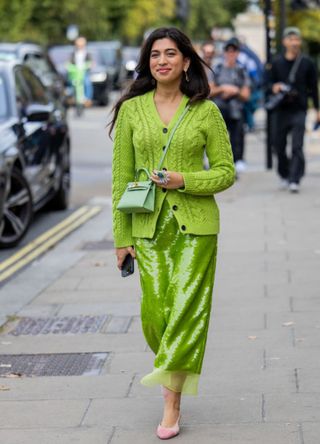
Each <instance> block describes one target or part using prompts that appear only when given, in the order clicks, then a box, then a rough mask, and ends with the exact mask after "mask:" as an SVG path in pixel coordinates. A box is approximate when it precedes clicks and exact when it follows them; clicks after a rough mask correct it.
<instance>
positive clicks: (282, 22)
mask: <svg viewBox="0 0 320 444" xmlns="http://www.w3.org/2000/svg"><path fill="white" fill-rule="evenodd" d="M286 22H287V19H286V2H285V0H280V21H279V41H281V39H282V34H283V31H284V28H285V27H286Z"/></svg>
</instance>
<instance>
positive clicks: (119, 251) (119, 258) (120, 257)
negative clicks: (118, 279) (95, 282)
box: [116, 247, 136, 270]
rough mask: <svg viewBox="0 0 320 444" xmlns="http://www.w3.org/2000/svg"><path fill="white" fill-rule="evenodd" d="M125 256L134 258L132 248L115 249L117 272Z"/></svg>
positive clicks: (134, 253) (134, 254)
mask: <svg viewBox="0 0 320 444" xmlns="http://www.w3.org/2000/svg"><path fill="white" fill-rule="evenodd" d="M127 254H131V256H132V257H133V258H135V257H136V252H135V251H134V249H133V247H123V248H116V256H117V267H118V268H119V270H121V267H122V264H123V261H124V260H125V257H126V256H127Z"/></svg>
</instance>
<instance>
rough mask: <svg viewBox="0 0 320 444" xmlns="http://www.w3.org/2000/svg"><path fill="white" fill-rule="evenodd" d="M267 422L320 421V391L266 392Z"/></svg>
mask: <svg viewBox="0 0 320 444" xmlns="http://www.w3.org/2000/svg"><path fill="white" fill-rule="evenodd" d="M265 412H266V421H267V422H305V421H311V422H319V421H320V393H294V394H286V395H285V394H283V393H281V394H278V395H276V394H270V393H268V394H266V395H265Z"/></svg>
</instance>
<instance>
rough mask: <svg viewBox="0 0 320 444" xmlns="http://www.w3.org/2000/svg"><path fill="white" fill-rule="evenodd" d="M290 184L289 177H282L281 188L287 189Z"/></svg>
mask: <svg viewBox="0 0 320 444" xmlns="http://www.w3.org/2000/svg"><path fill="white" fill-rule="evenodd" d="M288 186H289V182H288V181H287V179H280V181H279V188H280V190H287V189H288Z"/></svg>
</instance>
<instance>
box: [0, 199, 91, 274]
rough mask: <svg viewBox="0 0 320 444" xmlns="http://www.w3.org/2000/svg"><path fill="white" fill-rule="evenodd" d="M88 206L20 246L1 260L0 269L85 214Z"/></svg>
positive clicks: (6, 266)
mask: <svg viewBox="0 0 320 444" xmlns="http://www.w3.org/2000/svg"><path fill="white" fill-rule="evenodd" d="M88 208H90V207H87V206H83V207H81V208H79V209H78V210H77V211H75V212H74V213H72V214H71V215H70V216H68V217H67V218H65V219H64V220H63V221H62V222H60V223H58V224H57V225H55V226H54V227H53V228H51V229H50V230H48V231H46V232H45V233H43V234H41V235H40V236H38V237H37V238H35V239H34V240H33V241H31V242H30V243H29V244H27V245H26V246H25V247H23V248H21V249H20V250H19V251H18V252H17V253H15V254H13V255H12V256H10V257H9V258H8V259H7V260H5V261H4V262H2V263H1V264H0V271H3V270H5V269H6V268H8V267H9V266H10V265H12V264H14V263H15V262H17V261H18V260H19V259H21V258H22V257H23V256H25V255H26V254H28V253H29V252H30V251H32V250H34V248H36V247H37V246H38V245H40V244H42V243H43V242H44V241H46V240H47V239H48V238H49V237H51V236H53V235H54V234H56V233H57V232H58V231H60V230H61V229H62V228H64V227H65V226H66V225H69V224H70V223H72V222H73V221H74V220H76V219H78V217H80V216H82V215H83V214H85V213H86V212H87V211H88Z"/></svg>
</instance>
